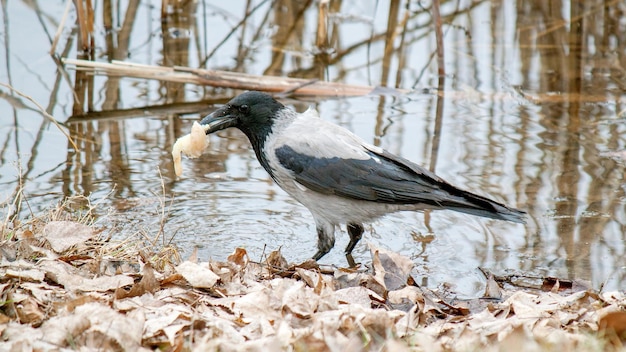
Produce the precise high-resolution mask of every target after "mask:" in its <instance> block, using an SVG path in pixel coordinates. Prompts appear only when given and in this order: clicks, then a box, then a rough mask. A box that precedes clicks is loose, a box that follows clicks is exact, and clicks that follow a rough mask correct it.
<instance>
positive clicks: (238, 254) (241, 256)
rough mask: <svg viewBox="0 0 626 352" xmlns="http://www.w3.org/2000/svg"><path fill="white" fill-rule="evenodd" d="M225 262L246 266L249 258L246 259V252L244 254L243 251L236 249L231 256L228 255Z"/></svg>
mask: <svg viewBox="0 0 626 352" xmlns="http://www.w3.org/2000/svg"><path fill="white" fill-rule="evenodd" d="M226 260H228V261H229V262H231V263H235V264H237V265H239V266H246V265H247V264H248V261H250V258H248V252H246V250H245V249H243V248H239V247H237V248H235V251H234V252H233V254H231V255H229V256H228V258H226Z"/></svg>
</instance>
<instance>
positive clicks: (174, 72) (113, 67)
mask: <svg viewBox="0 0 626 352" xmlns="http://www.w3.org/2000/svg"><path fill="white" fill-rule="evenodd" d="M63 62H64V63H65V64H66V65H70V66H74V67H75V68H76V70H79V71H86V72H90V73H93V74H95V75H109V76H123V77H133V78H144V79H156V80H160V81H167V82H179V83H189V84H196V85H206V86H212V87H223V88H232V89H248V90H259V91H266V92H283V91H286V90H290V89H294V88H296V90H295V91H294V92H293V94H294V95H299V96H334V97H339V96H363V95H367V94H370V93H372V92H373V91H374V89H375V88H374V87H372V86H359V85H349V84H342V83H336V82H321V81H319V82H318V81H316V82H313V83H311V81H310V80H308V79H300V78H289V77H277V76H259V75H251V74H245V73H238V72H228V71H220V70H206V69H194V68H189V67H180V66H174V67H165V66H153V65H144V64H136V63H128V62H122V61H113V62H111V63H104V62H94V61H88V60H76V59H63Z"/></svg>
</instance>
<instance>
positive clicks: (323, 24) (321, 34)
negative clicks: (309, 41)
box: [315, 0, 330, 50]
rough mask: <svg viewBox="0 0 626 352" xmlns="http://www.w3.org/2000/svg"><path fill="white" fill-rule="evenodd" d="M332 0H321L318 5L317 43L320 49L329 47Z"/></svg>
mask: <svg viewBox="0 0 626 352" xmlns="http://www.w3.org/2000/svg"><path fill="white" fill-rule="evenodd" d="M329 3H330V0H321V1H320V2H319V6H318V9H319V11H318V15H317V38H316V40H315V45H316V46H317V48H318V49H320V50H325V49H327V48H328V6H329Z"/></svg>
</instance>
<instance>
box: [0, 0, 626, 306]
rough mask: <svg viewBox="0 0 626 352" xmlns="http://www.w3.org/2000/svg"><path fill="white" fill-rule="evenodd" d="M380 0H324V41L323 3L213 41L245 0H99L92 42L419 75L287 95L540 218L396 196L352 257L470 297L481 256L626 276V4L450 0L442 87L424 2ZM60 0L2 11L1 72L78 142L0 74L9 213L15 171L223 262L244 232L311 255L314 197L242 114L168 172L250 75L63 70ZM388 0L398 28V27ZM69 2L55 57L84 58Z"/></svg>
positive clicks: (159, 56) (253, 21) (282, 5)
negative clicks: (321, 26)
mask: <svg viewBox="0 0 626 352" xmlns="http://www.w3.org/2000/svg"><path fill="white" fill-rule="evenodd" d="M105 3H106V2H105ZM374 3H376V2H372V4H369V5H368V4H363V3H362V2H361V1H343V2H331V8H330V9H329V13H330V14H331V16H330V17H329V20H328V23H329V38H330V40H329V43H330V44H329V47H330V48H331V49H330V50H326V51H327V52H328V53H329V54H328V56H325V55H322V54H319V52H322V53H324V52H325V51H324V50H317V47H316V37H315V35H316V31H317V28H318V27H317V14H318V9H317V7H316V6H317V5H316V3H315V4H313V5H311V4H308V5H307V4H306V3H304V4H299V3H295V2H289V1H277V2H275V3H274V4H273V7H272V6H270V5H271V4H270V2H256V3H252V6H251V7H250V10H251V9H253V8H255V6H256V5H259V7H258V9H256V10H255V12H254V13H253V14H251V15H250V16H248V17H247V20H246V21H243V22H241V23H244V24H245V26H244V25H242V26H240V27H238V30H237V31H235V34H234V35H231V36H230V37H228V39H226V40H225V41H224V42H223V44H221V45H220V42H222V39H224V38H226V37H227V36H228V35H229V33H230V32H231V30H232V28H233V27H235V26H236V25H237V24H238V23H240V21H241V20H242V19H243V18H244V17H245V16H244V14H245V13H246V9H245V3H243V2H241V3H239V2H232V4H221V2H220V3H219V5H217V4H214V3H213V2H209V1H207V2H204V1H199V2H198V3H197V5H196V6H195V7H194V6H190V7H188V8H183V9H180V11H178V12H177V11H172V13H170V15H169V16H168V17H167V21H165V22H163V25H162V22H161V17H160V15H161V14H160V3H159V2H156V1H152V2H148V1H143V2H139V1H123V2H120V4H121V6H120V8H119V9H115V8H114V9H113V10H112V11H111V12H110V13H109V16H105V15H104V14H105V13H106V10H104V9H103V8H102V6H97V7H96V12H95V19H96V21H95V32H94V42H95V51H94V56H95V57H96V58H97V61H103V62H105V61H107V60H109V59H116V60H125V61H129V62H134V63H141V64H166V65H180V66H189V67H206V68H211V69H227V70H232V71H238V72H248V73H253V74H271V75H283V76H293V77H302V78H318V79H326V80H330V81H337V82H342V83H349V84H356V85H373V86H379V85H386V86H389V87H398V88H402V89H407V90H411V92H408V93H405V94H400V95H395V96H391V95H387V96H379V95H370V96H363V97H353V98H333V99H331V98H324V97H315V98H308V99H304V98H299V99H295V98H290V99H288V100H284V102H285V103H286V104H290V105H292V106H293V107H294V108H296V109H297V110H298V111H304V110H305V109H306V108H307V107H309V106H312V107H314V108H316V109H317V110H318V111H319V112H320V114H321V116H322V117H323V118H324V119H327V120H329V121H333V122H335V123H337V124H340V125H342V126H344V127H346V128H348V129H350V130H352V131H354V132H355V133H357V134H358V135H360V136H361V137H363V138H364V139H365V140H367V141H369V142H371V143H374V144H376V145H380V146H382V147H384V148H386V149H388V150H389V151H391V152H393V153H396V154H399V155H401V156H403V157H405V158H407V159H410V160H412V161H415V162H417V163H419V164H421V165H424V166H425V167H434V169H435V171H436V172H437V174H439V175H440V176H442V177H443V178H445V179H446V180H448V181H449V182H451V183H453V184H455V185H457V186H459V187H462V188H465V189H468V190H471V191H473V192H476V193H479V194H482V195H488V196H490V197H492V198H494V199H496V200H499V201H502V202H505V203H507V204H509V205H511V206H514V207H518V208H521V209H524V210H526V211H528V213H529V218H528V224H526V225H525V226H522V225H518V224H512V223H507V222H501V221H494V220H488V219H482V218H477V217H472V216H469V215H464V214H458V213H453V212H450V211H437V212H431V213H428V214H423V213H397V214H392V215H389V216H387V217H385V218H382V219H379V220H376V221H374V222H373V223H372V224H371V226H369V225H368V226H366V234H365V236H364V240H363V241H362V242H361V243H360V244H359V245H358V246H357V247H356V248H355V251H354V253H353V254H354V257H355V259H356V260H357V261H360V262H363V263H367V262H369V261H370V256H369V251H368V248H367V244H366V243H367V242H368V241H369V242H372V243H373V244H375V245H378V246H382V247H385V248H389V249H391V250H394V251H398V252H400V253H402V254H404V255H406V256H408V257H410V258H411V259H413V260H414V261H415V263H416V268H417V269H416V276H418V277H421V278H422V279H421V283H422V284H424V285H428V286H430V287H437V286H441V285H445V286H446V287H447V288H449V289H450V290H452V291H454V292H457V293H458V294H459V295H460V296H478V295H480V294H481V293H482V290H483V289H484V288H483V287H484V281H485V280H484V277H483V276H482V274H481V273H480V271H479V270H478V269H477V267H485V268H488V269H491V270H493V271H496V272H504V271H506V270H518V271H520V272H525V273H530V274H536V275H551V276H557V277H561V278H569V279H582V280H588V281H590V282H591V283H592V286H593V287H595V288H600V287H601V286H602V285H604V288H605V289H622V290H623V289H626V282H625V281H624V276H625V275H626V259H625V256H624V251H625V248H626V247H625V245H626V241H625V239H624V224H626V214H625V212H624V208H625V204H626V196H625V194H624V187H625V186H624V177H623V175H624V165H625V159H626V157H625V156H624V155H625V153H624V152H623V151H624V149H626V147H625V142H626V141H625V138H624V130H625V127H626V114H625V113H624V111H625V110H624V102H625V101H626V99H625V96H624V87H626V46H624V44H623V43H626V38H625V36H626V34H625V33H626V22H625V21H624V16H623V15H622V16H620V13H621V14H623V13H624V11H626V8H625V7H624V5H623V4H621V3H619V2H613V3H611V4H608V5H606V6H603V5H602V4H603V2H597V3H595V2H563V3H561V4H560V5H558V6H557V5H554V4H557V3H556V2H555V3H551V4H553V7H548V6H546V5H544V2H542V1H536V2H534V1H518V2H517V3H514V2H502V3H499V2H471V3H469V2H467V3H464V2H460V3H454V4H452V3H446V4H444V6H443V7H442V9H441V11H442V14H443V17H444V21H443V22H444V26H443V30H444V34H445V38H444V48H445V69H446V73H445V76H444V77H445V85H444V87H443V88H442V92H443V93H441V94H437V87H438V75H437V61H436V58H432V60H431V54H432V53H434V51H435V47H436V43H435V39H434V34H433V31H432V26H431V17H430V15H429V14H428V13H426V12H423V11H422V9H421V8H419V7H418V6H417V5H415V4H413V3H411V5H410V6H409V7H408V9H407V7H406V6H405V5H406V4H405V3H404V2H395V1H392V2H384V1H383V2H377V4H378V6H377V7H376V6H374ZM35 4H36V5H38V6H34V5H35ZM396 4H397V5H398V6H395V5H396ZM298 6H302V7H298ZM63 10H64V4H63V3H61V2H48V1H46V2H40V3H36V2H35V3H30V2H8V3H7V5H6V7H5V8H3V12H4V14H5V15H7V16H5V17H4V20H3V21H4V22H3V26H4V27H3V28H4V29H5V30H4V31H3V33H4V34H3V35H4V37H3V38H4V40H3V46H2V48H3V51H4V52H3V53H4V55H3V56H2V57H3V59H2V61H0V62H1V63H2V64H1V65H0V70H2V71H1V72H0V75H1V78H0V81H1V82H3V83H6V84H10V85H11V86H13V87H15V88H16V89H18V90H20V91H21V92H23V93H24V94H26V95H28V96H30V97H32V99H33V100H34V101H36V102H38V103H39V104H40V105H42V107H43V108H44V109H46V110H47V111H48V112H49V113H50V114H51V115H52V116H54V117H55V118H56V119H57V120H58V121H60V122H62V123H63V122H66V130H69V131H70V133H71V135H72V136H73V137H74V139H75V140H76V141H77V144H78V149H77V150H75V149H74V148H73V147H72V146H71V145H70V144H69V143H68V141H67V138H66V137H65V136H64V135H63V134H62V133H61V132H60V130H59V129H58V128H57V127H55V126H54V125H53V124H51V123H49V122H48V120H47V119H46V118H44V117H43V116H42V114H41V113H39V112H38V109H37V108H35V106H34V105H33V104H32V103H31V102H29V100H28V99H27V98H25V97H23V96H19V95H16V94H13V95H11V93H10V92H9V90H8V89H7V88H6V87H4V86H3V87H1V88H0V89H2V96H1V97H0V98H2V99H0V109H1V110H0V111H2V115H1V116H0V145H2V153H1V155H0V162H1V165H0V201H3V202H5V205H4V206H3V207H2V212H3V213H2V214H0V215H3V218H4V217H6V214H9V213H11V212H13V211H14V210H15V208H12V207H11V206H9V205H8V204H10V203H11V202H12V201H13V199H15V194H16V190H18V189H19V188H20V187H23V190H24V193H23V194H24V197H23V201H22V202H21V207H20V208H19V212H20V213H21V214H22V215H23V216H26V215H27V214H29V213H30V212H33V213H37V212H38V211H40V210H42V209H44V208H46V207H48V206H50V205H51V204H53V203H56V202H58V201H60V200H62V199H63V198H64V197H67V196H72V195H79V194H81V195H82V194H84V195H89V196H90V198H91V199H92V200H95V201H100V202H101V205H100V206H99V209H102V214H103V215H104V214H105V213H107V211H106V209H107V208H108V207H112V208H114V209H116V210H117V213H116V214H115V215H114V216H112V217H108V218H107V219H108V220H107V221H108V222H107V223H106V224H105V225H107V226H110V227H112V228H113V229H114V231H112V232H114V233H115V234H116V236H118V237H122V238H123V237H125V236H129V235H130V234H133V233H136V232H138V231H141V232H145V233H146V234H147V235H149V236H150V235H154V234H156V233H159V231H160V225H161V222H162V216H163V215H162V214H163V213H162V211H163V209H165V210H166V214H167V216H166V220H165V224H164V228H163V230H164V234H165V237H166V240H168V241H169V240H171V241H172V242H173V243H175V244H176V245H177V246H179V247H180V248H181V249H182V250H183V256H185V255H188V254H190V253H191V251H192V249H193V248H198V250H199V251H198V254H199V256H200V257H201V258H203V259H207V258H213V259H217V260H222V259H224V258H225V257H226V256H227V255H228V254H230V253H231V252H232V251H233V250H234V248H236V247H244V248H246V249H247V250H248V253H249V254H250V256H251V258H253V259H260V258H261V257H262V255H263V253H268V252H269V251H271V250H274V249H277V248H279V247H280V248H282V252H283V254H284V255H285V256H286V258H287V259H288V260H289V261H290V262H296V261H301V260H304V259H306V258H308V257H309V256H311V255H312V254H313V253H314V252H315V246H316V237H315V229H314V224H313V221H312V218H311V216H310V215H309V213H308V211H307V210H306V209H305V208H303V207H302V206H300V205H299V204H298V203H296V202H295V201H294V200H292V199H291V198H290V197H289V196H287V195H286V194H285V193H284V192H283V191H282V190H281V189H279V188H278V187H277V186H275V185H274V184H273V183H272V181H271V179H270V178H269V176H268V175H267V174H266V173H265V171H264V170H263V169H262V168H261V166H260V165H259V164H258V162H257V161H256V158H255V156H254V153H253V152H252V150H251V148H250V146H249V144H248V142H247V140H246V139H245V137H244V136H243V135H242V134H241V133H239V132H238V131H224V132H221V133H219V134H218V135H214V136H211V146H210V149H209V150H208V151H207V152H206V153H205V154H204V155H203V156H202V157H201V158H199V159H196V160H185V161H184V167H185V174H184V176H183V177H182V178H180V179H176V178H175V176H174V172H173V165H172V162H171V155H170V150H171V146H172V144H173V142H174V141H175V140H176V138H177V137H179V136H181V135H183V134H185V133H187V132H188V131H189V129H190V127H191V123H192V122H193V121H195V120H198V119H199V118H201V117H202V116H204V114H206V113H208V112H209V111H211V110H212V109H213V108H214V106H213V104H212V102H224V101H226V100H227V99H228V98H230V97H232V96H234V95H236V94H237V93H239V91H235V90H232V89H224V88H211V87H206V88H199V87H197V86H194V85H189V84H188V85H182V84H178V83H159V82H157V81H146V80H139V79H130V78H111V77H106V76H96V77H95V78H92V77H91V76H86V75H84V74H77V73H76V71H74V70H71V69H68V70H67V71H66V72H67V76H65V75H64V74H62V73H60V72H61V71H60V70H58V69H57V65H56V64H55V61H54V60H53V59H52V58H51V56H49V55H48V53H47V52H48V50H49V49H50V46H51V40H50V39H49V37H48V35H46V32H47V33H50V37H52V36H53V35H54V33H55V32H56V30H57V28H58V26H59V23H60V20H61V17H62V14H63ZM620 11H621V12H620ZM298 14H301V16H299V15H298ZM389 18H392V19H393V18H396V19H397V21H396V25H397V28H400V29H402V30H398V31H395V32H394V31H391V32H389V33H387V32H386V31H387V23H388V19H389ZM39 19H41V21H40V20H39ZM75 19H76V15H75V12H74V10H73V9H72V11H70V18H69V19H68V21H67V22H66V23H65V25H64V27H63V28H64V29H63V32H62V35H61V37H60V40H59V44H58V46H57V48H56V53H57V54H58V55H60V56H62V57H68V58H76V57H79V56H81V55H82V56H84V55H83V54H84V53H83V52H82V51H80V52H78V50H77V41H78V39H77V33H76V30H75V28H74V23H75ZM108 19H111V21H112V22H111V23H112V25H113V28H112V29H110V30H109V29H107V27H106V25H105V24H106V23H108ZM128 19H132V21H130V20H128ZM294 19H299V20H297V21H295V22H294ZM405 19H406V20H405ZM572 19H573V20H572ZM125 20H126V21H125ZM23 23H31V24H32V25H29V26H25V25H24V24H23ZM242 31H243V34H242ZM287 33H292V35H291V37H285V35H286V34H287ZM402 33H404V35H402ZM285 38H287V39H285ZM386 43H390V46H391V47H392V48H391V49H389V50H386ZM620 43H621V44H620ZM218 45H219V48H218V49H217V50H214V49H215V48H216V47H217V46H218ZM322 49H324V48H322ZM211 53H212V54H211ZM315 53H318V54H317V55H315ZM385 53H387V54H385ZM207 54H211V56H210V58H208V59H207V60H206V66H202V63H203V62H204V61H205V59H206V58H207ZM198 101H206V102H205V103H203V104H196V102H198ZM100 112H104V113H100ZM96 113H100V115H98V114H96ZM72 116H73V117H72ZM77 116H80V117H77ZM76 121H78V122H76ZM337 235H338V239H337V244H336V246H335V249H334V250H333V251H332V252H331V253H329V254H328V255H327V256H326V257H324V258H323V259H322V262H323V263H328V264H337V265H346V261H345V258H344V255H343V248H344V247H345V245H346V244H347V242H348V236H347V234H345V230H344V229H342V232H341V233H338V234H337Z"/></svg>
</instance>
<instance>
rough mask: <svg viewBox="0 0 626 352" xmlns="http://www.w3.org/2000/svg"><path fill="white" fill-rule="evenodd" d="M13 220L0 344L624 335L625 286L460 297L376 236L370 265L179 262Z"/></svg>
mask: <svg viewBox="0 0 626 352" xmlns="http://www.w3.org/2000/svg"><path fill="white" fill-rule="evenodd" d="M55 211H56V212H57V213H59V210H58V209H57V210H55ZM3 228H5V229H7V230H6V232H4V233H2V241H1V242H0V254H1V255H2V258H1V259H0V337H1V341H0V350H7V351H8V350H27V351H28V350H65V349H67V350H70V349H71V350H75V349H81V350H82V349H100V350H118V351H123V350H139V351H141V350H154V349H163V350H174V351H181V350H202V351H206V350H209V351H210V350H220V351H257V350H258V351H260V350H264V351H265V350H272V351H280V350H284V351H300V350H316V351H317V350H319V351H346V350H349V351H360V350H377V351H381V350H382V351H423V350H428V351H466V350H488V351H489V350H492V351H499V350H524V351H543V350H560V351H570V350H577V351H578V350H620V349H623V348H624V347H623V343H624V340H625V338H626V298H625V295H624V293H623V292H597V291H595V290H593V289H591V288H589V287H588V286H585V285H580V284H577V283H576V282H571V281H569V280H560V279H558V278H532V277H527V278H528V280H529V281H532V280H534V281H537V282H536V284H535V285H515V284H514V281H515V280H517V279H520V278H522V279H523V278H524V275H523V273H515V274H511V275H509V276H506V277H505V276H498V275H495V274H492V273H490V272H489V271H488V270H487V269H484V268H480V269H481V270H482V271H483V273H484V274H485V277H486V281H485V294H484V297H480V298H476V299H472V300H459V299H457V298H456V297H450V296H451V295H450V293H448V292H440V291H438V290H431V289H427V288H423V287H419V286H418V285H417V284H416V283H415V282H416V281H415V280H414V276H417V275H418V274H416V273H415V271H414V268H413V262H412V261H411V260H410V259H408V258H406V257H403V256H402V255H399V254H397V253H394V252H392V251H389V250H386V249H383V248H379V247H376V246H374V245H372V244H370V245H369V248H370V253H371V256H372V261H371V266H370V267H359V268H337V267H328V266H322V265H318V264H317V263H316V262H315V261H312V260H309V261H306V262H304V263H300V264H289V263H288V261H287V260H286V259H285V258H284V256H283V255H282V254H281V253H280V251H274V252H272V253H270V255H268V258H267V260H265V261H264V262H254V261H252V260H251V259H250V258H249V256H248V254H247V252H246V251H245V249H242V248H237V249H235V251H234V252H233V254H231V255H230V256H229V257H228V258H227V259H226V260H225V261H209V262H202V261H198V260H197V258H196V257H195V255H192V257H191V258H190V259H189V260H186V261H182V262H181V261H180V260H178V255H177V253H173V252H172V251H171V249H167V248H165V249H163V248H162V249H161V250H160V252H159V251H155V252H149V251H148V247H145V246H143V245H142V244H141V243H140V242H141V241H140V240H137V241H136V242H137V243H131V242H124V243H120V242H115V241H112V240H110V239H106V238H102V236H99V235H98V234H99V233H100V232H101V231H100V230H97V229H95V228H94V225H93V224H88V223H85V221H84V218H77V219H73V220H72V219H69V218H65V219H63V220H60V221H59V220H50V219H49V218H46V219H44V220H40V221H30V222H26V223H22V224H19V223H17V224H5V226H4V227H3ZM165 257H168V258H170V261H169V262H167V261H166V262H165V264H164V260H163V258H165ZM153 261H157V262H158V263H155V262H153Z"/></svg>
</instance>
